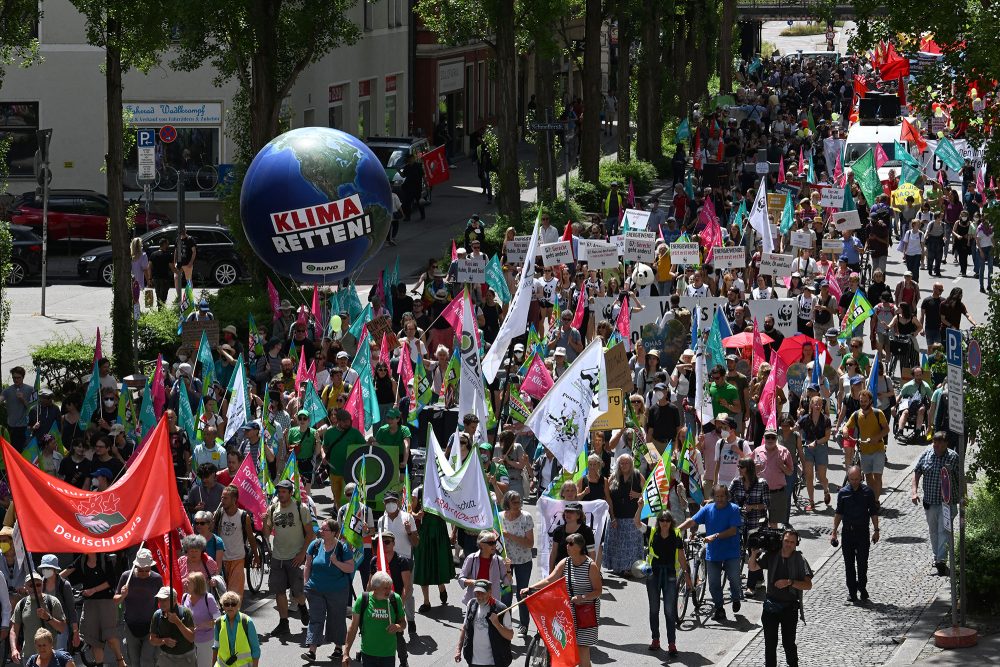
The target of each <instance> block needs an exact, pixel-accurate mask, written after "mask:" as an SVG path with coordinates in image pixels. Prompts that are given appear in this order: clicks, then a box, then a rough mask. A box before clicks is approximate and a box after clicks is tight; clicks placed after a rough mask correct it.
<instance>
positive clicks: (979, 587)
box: [965, 482, 1000, 614]
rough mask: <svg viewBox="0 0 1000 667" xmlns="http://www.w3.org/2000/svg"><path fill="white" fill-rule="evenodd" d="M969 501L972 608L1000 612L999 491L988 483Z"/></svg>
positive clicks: (967, 536)
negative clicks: (972, 564)
mask: <svg viewBox="0 0 1000 667" xmlns="http://www.w3.org/2000/svg"><path fill="white" fill-rule="evenodd" d="M972 490H973V494H972V497H971V498H970V500H969V504H968V507H967V516H966V522H967V523H966V525H967V529H966V533H965V560H966V562H967V563H974V564H975V565H974V566H971V567H966V569H965V572H966V576H967V577H968V580H967V581H966V586H965V590H966V591H967V592H968V594H969V608H970V609H971V610H974V611H979V612H985V613H990V614H993V613H996V612H997V611H1000V602H998V600H1000V532H998V531H997V526H1000V489H997V488H996V487H995V486H993V485H991V484H987V483H985V482H982V483H979V484H977V485H976V486H975V487H974V488H973V489H972Z"/></svg>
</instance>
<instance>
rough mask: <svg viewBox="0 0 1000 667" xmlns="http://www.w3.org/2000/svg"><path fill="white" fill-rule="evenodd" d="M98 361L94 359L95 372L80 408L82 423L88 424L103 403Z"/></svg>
mask: <svg viewBox="0 0 1000 667" xmlns="http://www.w3.org/2000/svg"><path fill="white" fill-rule="evenodd" d="M97 363H98V360H97V359H94V372H93V373H92V374H91V376H90V382H89V383H88V384H87V393H86V394H85V395H84V397H83V404H82V405H81V407H80V423H81V424H87V423H89V422H90V418H91V417H93V416H94V413H95V412H97V408H99V407H100V403H101V375H100V373H99V372H98V371H97Z"/></svg>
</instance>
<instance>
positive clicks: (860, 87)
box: [854, 74, 868, 97]
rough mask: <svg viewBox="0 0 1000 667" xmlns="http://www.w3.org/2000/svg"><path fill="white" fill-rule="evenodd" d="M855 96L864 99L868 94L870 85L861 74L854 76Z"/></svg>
mask: <svg viewBox="0 0 1000 667" xmlns="http://www.w3.org/2000/svg"><path fill="white" fill-rule="evenodd" d="M854 94H855V95H857V96H858V97H864V96H865V95H867V94H868V83H867V82H866V81H865V78H864V77H863V76H861V75H860V74H855V75H854Z"/></svg>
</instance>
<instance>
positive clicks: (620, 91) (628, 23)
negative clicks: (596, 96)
mask: <svg viewBox="0 0 1000 667" xmlns="http://www.w3.org/2000/svg"><path fill="white" fill-rule="evenodd" d="M633 12H634V8H633V7H632V1H631V0H618V6H617V11H616V16H617V18H618V63H617V64H618V72H617V90H616V91H615V96H616V97H617V99H618V161H619V162H628V161H629V160H631V159H632V137H631V129H632V85H631V83H632V42H633V41H634V39H635V27H634V26H635V22H634V21H633V20H632V14H633Z"/></svg>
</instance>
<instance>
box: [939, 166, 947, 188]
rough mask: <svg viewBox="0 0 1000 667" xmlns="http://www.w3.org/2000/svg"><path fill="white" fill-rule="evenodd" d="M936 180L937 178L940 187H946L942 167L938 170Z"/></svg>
mask: <svg viewBox="0 0 1000 667" xmlns="http://www.w3.org/2000/svg"><path fill="white" fill-rule="evenodd" d="M937 180H938V183H940V184H941V187H943V188H946V187H948V184H947V183H945V182H944V169H941V170H939V171H938V178H937Z"/></svg>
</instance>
